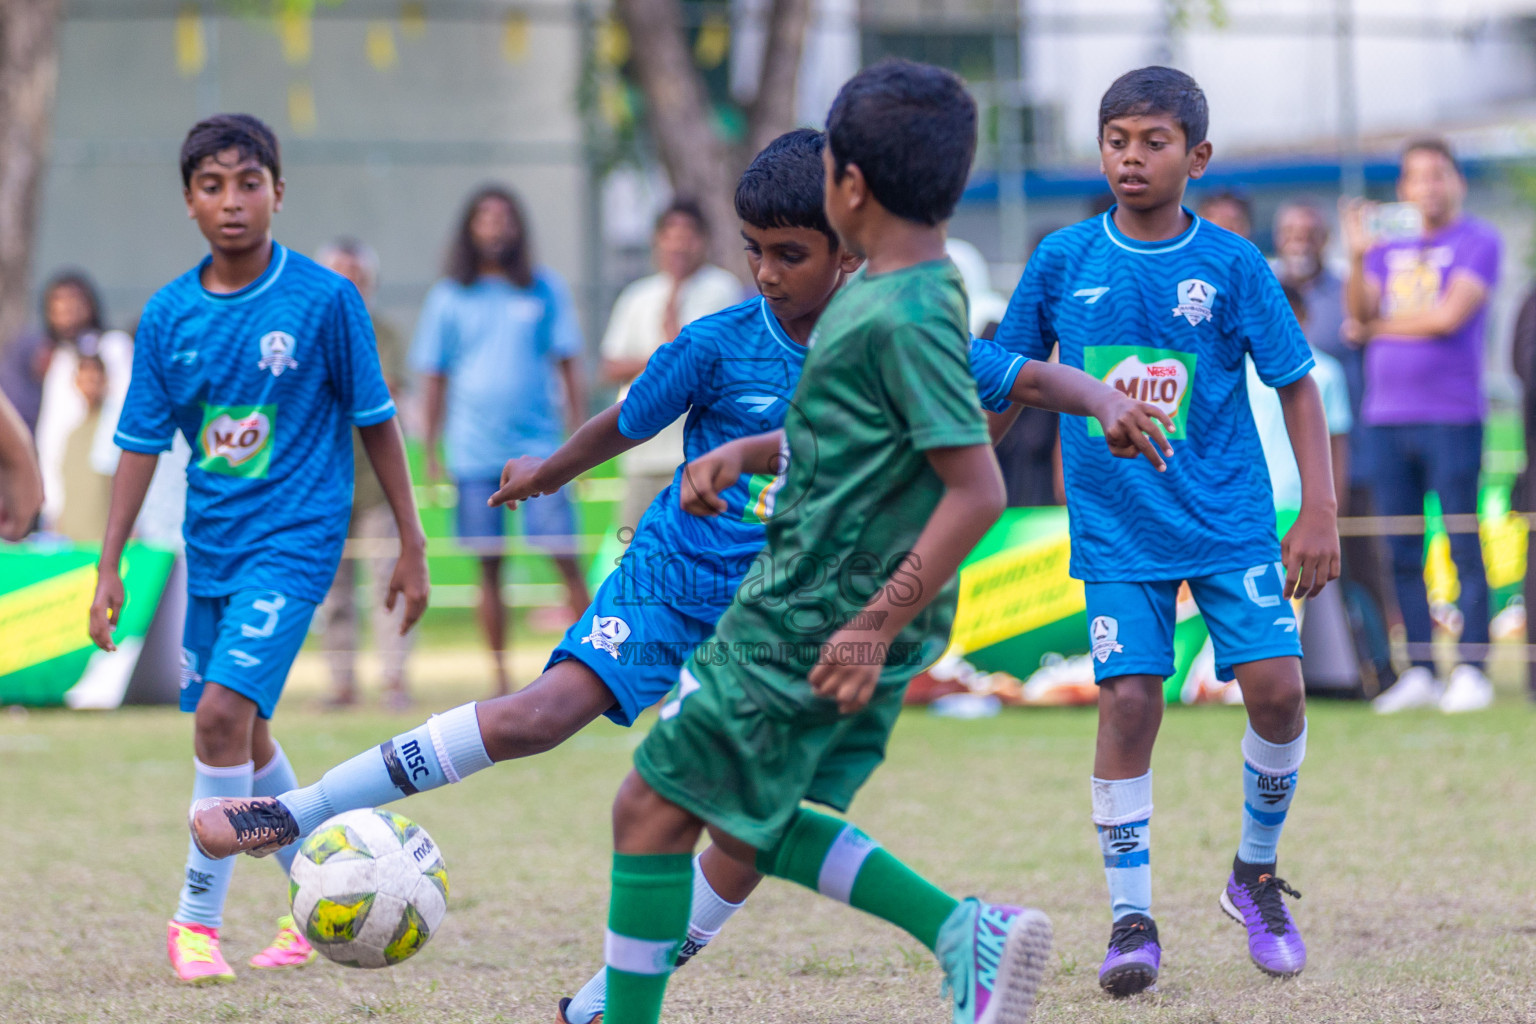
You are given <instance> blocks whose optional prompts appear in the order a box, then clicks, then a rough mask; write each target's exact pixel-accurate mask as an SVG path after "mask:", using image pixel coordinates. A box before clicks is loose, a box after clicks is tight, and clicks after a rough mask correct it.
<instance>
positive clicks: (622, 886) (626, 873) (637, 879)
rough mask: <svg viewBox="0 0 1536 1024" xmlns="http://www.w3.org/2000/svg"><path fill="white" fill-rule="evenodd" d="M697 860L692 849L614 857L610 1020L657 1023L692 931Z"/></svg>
mask: <svg viewBox="0 0 1536 1024" xmlns="http://www.w3.org/2000/svg"><path fill="white" fill-rule="evenodd" d="M692 902H693V858H692V857H691V856H690V855H688V854H686V853H660V854H625V853H615V854H614V855H613V896H612V899H611V902H610V903H609V904H608V935H607V937H606V940H605V942H604V944H603V946H604V948H603V953H604V958H605V959H606V961H607V964H608V1005H607V1008H606V1014H605V1016H604V1017H603V1020H604V1021H605V1022H607V1024H656V1022H657V1021H659V1020H660V1019H661V999H662V996H663V995H665V994H666V991H667V976H668V975H670V974H671V973H672V965H673V963H674V962H675V961H676V960H677V950H678V947H679V946H681V945H682V941H683V938H684V937H685V936H686V935H687V934H688V912H689V905H690V904H691V903H692Z"/></svg>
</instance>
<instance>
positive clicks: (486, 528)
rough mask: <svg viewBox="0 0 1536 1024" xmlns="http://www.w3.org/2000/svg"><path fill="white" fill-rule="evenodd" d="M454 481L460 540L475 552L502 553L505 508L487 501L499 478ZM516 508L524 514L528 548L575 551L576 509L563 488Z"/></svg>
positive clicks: (547, 550)
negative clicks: (457, 496) (456, 494)
mask: <svg viewBox="0 0 1536 1024" xmlns="http://www.w3.org/2000/svg"><path fill="white" fill-rule="evenodd" d="M454 484H455V485H456V486H457V487H458V489H459V509H458V530H459V542H460V543H461V544H463V545H464V546H465V547H467V548H469V549H470V550H471V551H474V552H476V553H477V554H481V555H499V554H501V553H502V551H503V550H504V548H505V545H503V544H502V542H501V538H502V537H505V536H506V534H507V509H506V506H504V505H503V506H501V507H499V508H491V507H490V506H489V505H487V504H486V502H487V501H489V500H490V498H491V495H493V494H495V493H496V492H497V491H499V490H500V489H501V478H500V477H460V478H458V479H456V480H455V481H454ZM518 508H520V509H521V510H522V513H523V538H524V539H525V540H526V541H527V542H528V546H529V547H532V548H538V549H539V550H540V551H545V552H548V553H549V554H551V555H573V554H575V553H576V510H575V509H573V508H572V507H571V499H570V498H568V497H566V495H565V491H564V490H563V489H562V490H559V491H556V492H555V493H554V494H541V495H539V496H538V497H537V498H529V499H528V500H527V501H520V502H518Z"/></svg>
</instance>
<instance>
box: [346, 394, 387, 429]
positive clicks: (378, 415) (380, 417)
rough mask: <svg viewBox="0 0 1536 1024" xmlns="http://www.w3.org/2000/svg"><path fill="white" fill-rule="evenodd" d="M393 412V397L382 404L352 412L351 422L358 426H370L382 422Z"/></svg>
mask: <svg viewBox="0 0 1536 1024" xmlns="http://www.w3.org/2000/svg"><path fill="white" fill-rule="evenodd" d="M394 414H395V402H394V399H390V400H389V401H387V402H385V403H384V404H383V405H376V406H374V407H373V408H372V409H364V410H362V411H361V412H354V413H353V414H352V422H353V423H355V424H357V425H358V426H359V427H371V426H373V425H374V424H375V423H383V422H384V421H385V420H387V419H389V418H390V417H391V416H393V415H394Z"/></svg>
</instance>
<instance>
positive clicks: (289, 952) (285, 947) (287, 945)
mask: <svg viewBox="0 0 1536 1024" xmlns="http://www.w3.org/2000/svg"><path fill="white" fill-rule="evenodd" d="M277 929H278V931H277V938H275V939H273V940H272V945H270V946H268V947H267V948H266V949H264V950H262V951H261V952H260V953H257V954H256V955H255V956H253V957H251V966H252V967H255V968H258V969H260V970H263V971H280V970H283V969H284V968H288V967H303V966H304V965H305V964H307V963H309V962H310V961H311V960H313V959H314V958H315V947H314V946H311V945H310V944H309V940H308V939H306V938H304V935H303V933H302V932H300V931H299V929H298V927H297V926H296V925H294V923H293V918H292V917H290V916H289V915H287V914H284V915H283V916H282V917H280V918H278V920H277Z"/></svg>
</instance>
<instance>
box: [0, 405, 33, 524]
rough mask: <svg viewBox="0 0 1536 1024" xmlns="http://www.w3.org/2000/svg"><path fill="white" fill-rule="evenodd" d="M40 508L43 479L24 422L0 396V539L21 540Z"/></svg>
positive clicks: (14, 408) (30, 436)
mask: <svg viewBox="0 0 1536 1024" xmlns="http://www.w3.org/2000/svg"><path fill="white" fill-rule="evenodd" d="M42 506H43V477H42V474H41V473H40V472H39V471H38V468H37V450H36V448H35V447H34V446H33V444H32V434H31V433H30V432H29V431H28V430H27V424H26V421H24V420H23V419H22V418H21V413H19V412H17V411H16V407H15V406H14V405H12V404H11V402H10V400H9V399H8V398H6V397H5V395H3V394H0V538H4V539H5V540H21V539H22V538H23V537H25V536H26V535H27V531H28V530H30V529H31V528H32V520H33V519H34V518H35V517H36V516H37V510H38V509H40V508H42Z"/></svg>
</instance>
